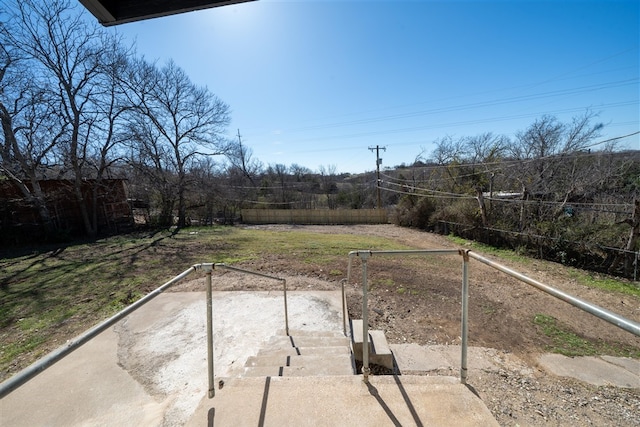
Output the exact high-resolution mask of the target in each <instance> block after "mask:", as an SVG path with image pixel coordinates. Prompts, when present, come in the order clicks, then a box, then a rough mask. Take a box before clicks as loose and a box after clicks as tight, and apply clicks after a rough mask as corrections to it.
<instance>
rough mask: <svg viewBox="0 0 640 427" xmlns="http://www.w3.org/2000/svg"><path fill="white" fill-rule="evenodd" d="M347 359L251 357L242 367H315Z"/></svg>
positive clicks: (327, 356)
mask: <svg viewBox="0 0 640 427" xmlns="http://www.w3.org/2000/svg"><path fill="white" fill-rule="evenodd" d="M345 360H347V361H349V358H347V357H345V355H344V354H342V355H322V356H320V355H310V356H303V355H289V356H285V357H281V356H273V355H271V356H265V355H262V356H251V357H249V358H248V359H247V361H246V362H245V364H244V366H246V367H248V368H249V367H254V366H316V365H319V364H340V363H342V362H344V361H345Z"/></svg>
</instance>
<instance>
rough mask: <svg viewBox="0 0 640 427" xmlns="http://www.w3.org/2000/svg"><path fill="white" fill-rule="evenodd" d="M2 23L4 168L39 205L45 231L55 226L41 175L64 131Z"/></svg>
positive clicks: (31, 201) (0, 63)
mask: <svg viewBox="0 0 640 427" xmlns="http://www.w3.org/2000/svg"><path fill="white" fill-rule="evenodd" d="M5 31H6V28H5V27H4V26H0V123H1V124H2V134H1V137H2V140H1V142H2V149H1V150H0V158H1V159H2V164H0V172H2V174H3V175H4V176H6V177H7V178H8V179H9V180H11V181H12V182H13V183H14V184H15V185H16V186H17V187H18V188H19V189H20V191H21V193H22V195H23V197H24V199H25V200H26V202H27V203H28V204H30V205H32V206H33V207H35V208H36V210H37V212H38V214H39V216H40V220H41V221H42V224H43V226H44V229H45V232H46V233H47V234H49V233H50V232H52V231H53V229H54V224H53V220H52V218H51V215H50V212H49V208H48V206H47V203H46V198H45V195H44V193H43V191H42V188H41V186H40V181H39V179H40V178H41V177H42V170H43V168H45V167H46V166H47V165H48V163H49V162H50V161H51V157H52V154H53V153H52V152H53V149H54V147H55V146H56V144H58V142H59V140H60V138H61V137H62V135H63V134H64V128H63V127H59V126H58V123H56V121H55V120H52V117H55V114H54V110H53V108H52V104H51V102H49V100H48V99H47V97H46V93H45V92H44V91H42V90H41V89H40V88H38V86H37V84H36V83H35V79H34V77H33V75H32V74H31V70H30V68H29V67H28V66H26V64H25V61H23V58H21V57H20V55H19V52H17V50H16V49H15V48H12V46H11V44H10V39H9V38H8V37H7V33H6V32H5Z"/></svg>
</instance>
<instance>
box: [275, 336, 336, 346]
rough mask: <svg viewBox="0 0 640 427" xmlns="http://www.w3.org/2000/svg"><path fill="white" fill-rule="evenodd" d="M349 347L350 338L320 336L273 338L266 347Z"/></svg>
mask: <svg viewBox="0 0 640 427" xmlns="http://www.w3.org/2000/svg"><path fill="white" fill-rule="evenodd" d="M341 345H344V346H348V345H349V338H347V337H345V336H342V337H319V336H302V337H295V336H286V335H285V336H273V337H271V338H270V339H269V340H268V341H267V342H266V344H265V346H266V347H281V348H286V347H287V346H289V347H335V346H341Z"/></svg>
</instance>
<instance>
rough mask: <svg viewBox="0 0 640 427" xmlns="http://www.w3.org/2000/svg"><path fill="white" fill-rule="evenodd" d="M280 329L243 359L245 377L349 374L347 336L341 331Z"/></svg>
mask: <svg viewBox="0 0 640 427" xmlns="http://www.w3.org/2000/svg"><path fill="white" fill-rule="evenodd" d="M289 333H290V335H283V334H284V331H279V334H278V335H276V336H273V337H271V338H270V339H269V340H268V341H266V342H265V343H264V344H263V348H262V349H260V350H259V351H258V354H256V355H255V356H251V357H249V358H248V359H247V361H246V362H245V371H244V375H243V376H246V377H265V376H316V375H353V374H354V363H353V361H352V357H351V352H350V349H349V339H348V338H347V337H345V336H344V335H343V334H341V333H335V332H322V331H304V332H303V331H289Z"/></svg>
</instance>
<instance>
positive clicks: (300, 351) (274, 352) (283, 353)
mask: <svg viewBox="0 0 640 427" xmlns="http://www.w3.org/2000/svg"><path fill="white" fill-rule="evenodd" d="M345 354H346V355H350V354H351V349H350V348H349V346H344V345H341V346H327V347H287V348H280V347H276V348H271V347H269V348H261V349H260V350H259V351H258V354H256V356H280V357H287V356H297V355H302V356H312V355H327V356H331V355H345Z"/></svg>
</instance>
